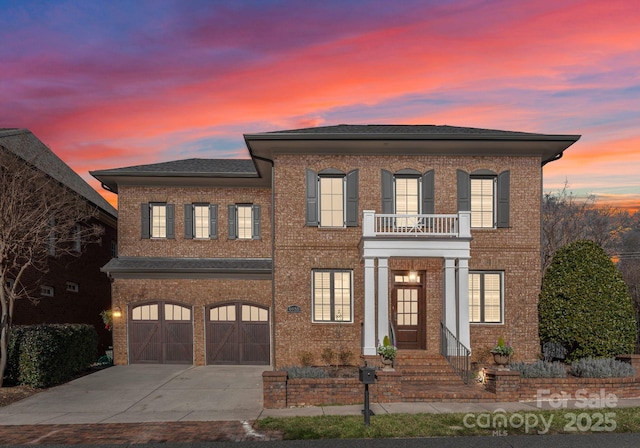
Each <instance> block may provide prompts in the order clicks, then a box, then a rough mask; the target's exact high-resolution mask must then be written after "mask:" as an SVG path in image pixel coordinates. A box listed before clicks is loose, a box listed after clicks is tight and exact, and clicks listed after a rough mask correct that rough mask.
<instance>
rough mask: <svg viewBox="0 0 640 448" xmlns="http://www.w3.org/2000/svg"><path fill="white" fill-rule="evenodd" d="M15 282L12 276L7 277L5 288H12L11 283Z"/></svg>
mask: <svg viewBox="0 0 640 448" xmlns="http://www.w3.org/2000/svg"><path fill="white" fill-rule="evenodd" d="M15 284H16V280H15V279H13V278H8V279H7V281H6V285H7V289H8V290H12V289H13V285H15Z"/></svg>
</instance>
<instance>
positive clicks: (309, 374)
mask: <svg viewBox="0 0 640 448" xmlns="http://www.w3.org/2000/svg"><path fill="white" fill-rule="evenodd" d="M282 370H284V371H285V372H287V375H288V376H289V378H327V377H328V376H329V374H328V373H327V371H326V370H324V369H323V368H321V367H308V366H303V367H298V366H292V367H284V368H282Z"/></svg>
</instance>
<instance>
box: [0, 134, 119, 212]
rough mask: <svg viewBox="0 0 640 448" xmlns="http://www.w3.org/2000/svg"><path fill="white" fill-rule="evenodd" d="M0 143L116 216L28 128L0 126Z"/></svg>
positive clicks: (87, 185)
mask: <svg viewBox="0 0 640 448" xmlns="http://www.w3.org/2000/svg"><path fill="white" fill-rule="evenodd" d="M0 146H2V147H3V148H6V149H7V150H8V151H10V152H11V153H13V154H14V155H16V156H18V157H20V158H21V159H22V160H24V161H25V162H27V163H29V164H31V165H33V166H34V167H36V168H37V169H39V170H40V171H42V172H44V173H46V174H47V175H49V176H50V177H51V178H53V179H55V180H57V181H58V182H60V183H61V184H63V185H65V186H66V187H68V188H70V189H71V190H73V191H75V192H76V193H78V194H79V195H80V196H82V197H83V198H85V199H86V200H87V201H89V202H90V203H92V204H93V205H95V206H96V207H98V208H99V209H101V210H102V211H103V212H104V213H106V214H107V215H109V216H111V217H112V218H116V219H117V217H118V212H117V211H116V209H115V208H114V207H113V206H112V205H111V204H109V202H107V200H106V199H105V198H103V197H102V196H101V195H100V194H99V193H98V192H97V191H96V190H94V189H93V188H92V187H91V186H90V185H89V184H88V183H87V182H86V181H85V180H84V179H82V177H80V176H79V175H78V174H77V173H76V172H75V171H73V170H72V169H71V168H70V167H69V166H68V165H67V164H66V163H64V162H63V161H62V160H61V159H60V158H59V157H58V156H57V155H55V154H54V153H53V151H51V150H50V149H49V148H48V147H47V146H46V145H45V144H44V143H43V142H42V141H40V140H39V139H38V138H37V137H36V136H35V135H33V133H32V132H31V131H29V130H28V129H0Z"/></svg>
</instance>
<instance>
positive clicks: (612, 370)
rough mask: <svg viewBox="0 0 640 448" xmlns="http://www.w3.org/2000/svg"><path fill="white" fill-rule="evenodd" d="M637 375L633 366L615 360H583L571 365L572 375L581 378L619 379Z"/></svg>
mask: <svg viewBox="0 0 640 448" xmlns="http://www.w3.org/2000/svg"><path fill="white" fill-rule="evenodd" d="M635 373H636V372H635V369H634V368H633V367H632V366H631V364H628V363H626V362H622V361H618V360H617V359H614V358H599V359H595V358H583V359H580V360H578V361H575V362H573V363H571V374H573V375H575V376H578V377H581V378H612V377H613V378H619V377H625V376H634V375H635Z"/></svg>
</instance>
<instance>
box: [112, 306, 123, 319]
mask: <svg viewBox="0 0 640 448" xmlns="http://www.w3.org/2000/svg"><path fill="white" fill-rule="evenodd" d="M112 316H113V317H122V310H121V309H120V307H119V306H116V307H115V308H114V309H113V314H112Z"/></svg>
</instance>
